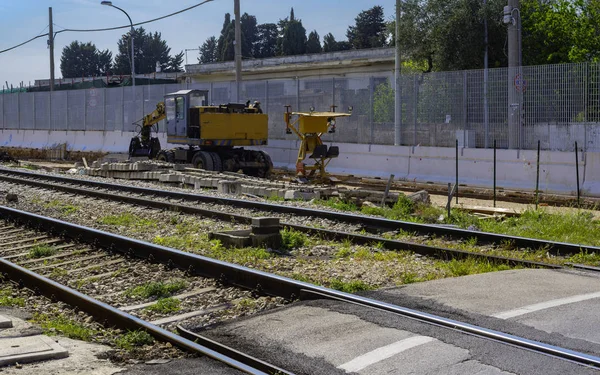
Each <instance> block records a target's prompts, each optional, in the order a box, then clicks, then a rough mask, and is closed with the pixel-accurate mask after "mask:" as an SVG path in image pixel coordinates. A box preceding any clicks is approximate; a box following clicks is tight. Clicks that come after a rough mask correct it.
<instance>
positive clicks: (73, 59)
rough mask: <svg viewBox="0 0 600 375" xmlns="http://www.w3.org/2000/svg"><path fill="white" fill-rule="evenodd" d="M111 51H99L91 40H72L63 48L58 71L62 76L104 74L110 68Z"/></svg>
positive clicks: (73, 76) (74, 76)
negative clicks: (84, 41) (86, 41)
mask: <svg viewBox="0 0 600 375" xmlns="http://www.w3.org/2000/svg"><path fill="white" fill-rule="evenodd" d="M111 60H112V53H111V52H110V51H109V50H104V51H100V50H98V49H97V48H96V46H95V45H94V44H92V43H91V42H88V43H83V42H78V41H73V42H71V44H69V45H68V46H66V47H65V48H63V50H62V55H61V58H60V71H61V73H62V76H63V78H76V77H91V76H97V75H104V74H106V73H108V72H109V71H110V69H111V66H112V63H111Z"/></svg>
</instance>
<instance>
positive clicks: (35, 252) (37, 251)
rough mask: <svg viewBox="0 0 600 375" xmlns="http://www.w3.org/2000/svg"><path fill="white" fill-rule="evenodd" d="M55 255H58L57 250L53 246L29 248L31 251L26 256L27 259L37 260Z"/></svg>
mask: <svg viewBox="0 0 600 375" xmlns="http://www.w3.org/2000/svg"><path fill="white" fill-rule="evenodd" d="M56 253H58V250H57V249H56V248H55V247H54V246H50V245H35V246H34V247H32V248H31V250H29V254H27V257H28V258H29V259H38V258H45V257H50V256H52V255H55V254H56Z"/></svg>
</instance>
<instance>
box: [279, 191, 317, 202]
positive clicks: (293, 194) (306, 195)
mask: <svg viewBox="0 0 600 375" xmlns="http://www.w3.org/2000/svg"><path fill="white" fill-rule="evenodd" d="M320 197H321V195H320V194H319V193H318V192H314V193H310V192H304V191H298V190H288V191H286V192H285V196H284V198H285V199H286V200H296V199H301V200H305V201H309V200H311V199H319V198H320Z"/></svg>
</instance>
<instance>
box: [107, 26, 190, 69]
mask: <svg viewBox="0 0 600 375" xmlns="http://www.w3.org/2000/svg"><path fill="white" fill-rule="evenodd" d="M129 36H130V33H127V34H124V35H123V36H122V37H121V39H119V41H118V43H117V47H118V51H119V53H118V54H117V56H116V57H115V73H117V74H130V73H131V65H130V60H131V40H130V38H129ZM133 37H134V49H135V53H134V58H135V72H136V74H148V73H153V72H155V71H156V68H157V63H158V66H159V67H160V69H161V71H163V72H181V71H183V69H182V68H181V64H182V63H183V52H181V53H179V54H177V55H174V56H170V55H169V53H170V52H171V48H169V46H168V45H167V42H166V41H165V40H163V39H162V36H161V33H159V32H155V33H147V32H146V30H145V29H144V28H143V27H140V28H137V29H134V33H133Z"/></svg>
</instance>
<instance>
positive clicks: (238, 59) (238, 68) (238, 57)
mask: <svg viewBox="0 0 600 375" xmlns="http://www.w3.org/2000/svg"><path fill="white" fill-rule="evenodd" d="M233 3H234V4H233V8H234V9H233V12H234V14H235V48H234V50H235V101H236V102H240V100H241V98H240V96H241V86H242V27H241V24H240V0H234V1H233Z"/></svg>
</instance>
